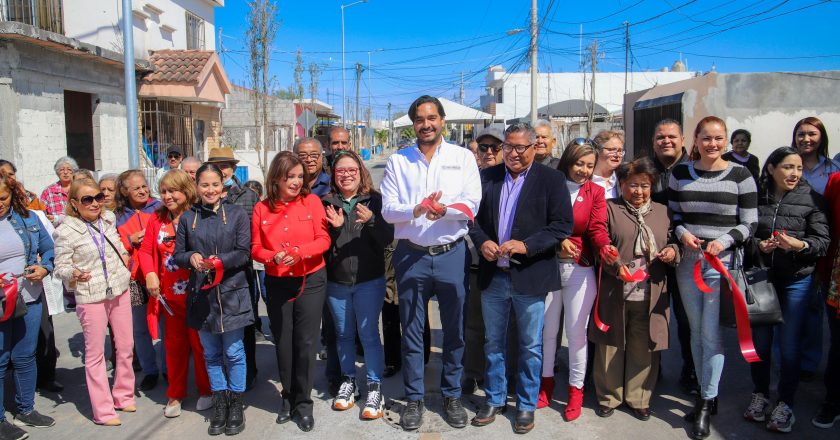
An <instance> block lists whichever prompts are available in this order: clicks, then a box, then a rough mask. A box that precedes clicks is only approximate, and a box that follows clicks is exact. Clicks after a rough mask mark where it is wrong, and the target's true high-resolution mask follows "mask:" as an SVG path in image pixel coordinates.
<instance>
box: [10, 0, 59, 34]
mask: <svg viewBox="0 0 840 440" xmlns="http://www.w3.org/2000/svg"><path fill="white" fill-rule="evenodd" d="M63 15H64V2H63V1H62V0H0V21H17V22H20V23H25V24H28V25H32V26H35V27H37V28H41V29H43V30H45V31H49V32H55V33H56V34H62V35H64V20H63V19H62V17H63Z"/></svg>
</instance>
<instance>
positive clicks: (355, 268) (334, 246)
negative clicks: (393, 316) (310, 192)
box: [321, 192, 394, 285]
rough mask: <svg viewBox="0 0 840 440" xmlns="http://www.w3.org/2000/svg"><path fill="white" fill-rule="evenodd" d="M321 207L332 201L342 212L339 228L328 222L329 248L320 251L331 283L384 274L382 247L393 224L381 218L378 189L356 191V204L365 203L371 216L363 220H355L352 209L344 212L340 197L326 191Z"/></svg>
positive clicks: (359, 280) (351, 282) (349, 282)
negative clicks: (322, 251)
mask: <svg viewBox="0 0 840 440" xmlns="http://www.w3.org/2000/svg"><path fill="white" fill-rule="evenodd" d="M321 200H322V201H323V203H324V207H326V206H328V205H332V207H333V208H335V209H336V210H337V211H338V212H340V213H342V215H344V224H343V225H342V226H341V227H340V228H334V227H332V225H330V226H329V231H330V239H331V241H332V243H331V244H330V249H329V250H328V251H327V252H326V253H325V254H324V258H325V259H326V262H327V279H328V280H329V281H332V282H334V283H340V284H345V285H354V284H357V283H363V282H365V281H370V280H373V279H376V278H381V277H382V276H384V275H385V247H386V246H388V245H390V244H391V241H393V240H394V226H393V225H391V224H390V223H388V222H386V221H385V219H383V218H382V196H381V195H380V194H379V193H376V192H373V193H371V194H364V195H360V196H359V199H358V200H357V202H356V203H357V204H362V205H365V206H367V207H368V209H370V210H371V211H372V212H373V217H371V218H370V220H368V221H367V222H366V223H364V224H361V225H359V224H357V223H356V211H355V210H353V211H351V212H350V214H347V213H345V212H344V210H343V209H342V204H343V202H342V200H341V197H340V196H338V195H337V194H333V193H328V194H325V195H324V197H323V198H322V199H321Z"/></svg>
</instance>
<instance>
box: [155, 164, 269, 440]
mask: <svg viewBox="0 0 840 440" xmlns="http://www.w3.org/2000/svg"><path fill="white" fill-rule="evenodd" d="M196 177H197V179H196V184H197V186H198V196H199V203H198V204H196V205H194V206H192V207H191V208H190V209H189V210H188V211H184V212H183V214H181V217H180V219H179V220H178V228H177V231H176V233H175V236H176V239H175V254H174V256H175V264H177V265H178V267H180V268H189V269H191V270H192V274H191V275H190V280H189V284H188V287H187V300H186V308H187V309H186V319H187V325H188V326H189V327H190V328H192V329H195V330H198V335H199V337H200V338H201V346H202V347H203V348H204V362H205V364H206V365H207V374H208V376H209V377H210V389H211V390H212V392H213V416H212V417H210V427H209V428H208V429H207V433H208V434H210V435H219V434H222V433H225V434H227V435H235V434H238V433H240V432H242V430H243V429H245V415H244V413H243V409H242V393H243V392H245V345H244V342H243V338H244V336H245V327H246V326H248V325H251V324H253V323H254V314H253V312H252V311H251V299H250V298H251V295H250V293H249V290H248V281H247V279H246V278H245V270H246V266H247V265H248V264H249V261H250V253H249V247H250V240H251V228H250V225H248V214H247V213H246V212H245V210H244V209H242V208H240V207H239V206H236V205H234V204H231V203H222V191H223V189H224V186H223V184H222V171H221V170H220V169H219V167H217V166H216V165H213V164H210V163H208V164H204V165H202V166H201V167H200V168H199V169H198V171H197V172H196ZM173 186H174V185H173ZM167 209H168V208H167ZM176 308H177V305H176Z"/></svg>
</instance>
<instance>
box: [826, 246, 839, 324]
mask: <svg viewBox="0 0 840 440" xmlns="http://www.w3.org/2000/svg"><path fill="white" fill-rule="evenodd" d="M825 302H826V303H827V304H828V305H829V306H831V307H834V309H835V310H836V311H837V317H838V318H840V247H838V248H837V253H836V254H835V255H834V260H833V261H832V264H831V278H830V279H829V285H828V296H827V297H826V299H825Z"/></svg>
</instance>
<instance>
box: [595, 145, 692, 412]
mask: <svg viewBox="0 0 840 440" xmlns="http://www.w3.org/2000/svg"><path fill="white" fill-rule="evenodd" d="M616 176H617V178H618V184H619V188H620V189H621V192H620V194H621V196H620V197H619V198H618V199H612V200H609V201H607V227H608V230H609V238H610V242H611V243H613V245H614V246H615V247H616V248H617V249H618V261H617V262H616V263H615V264H612V265H610V264H604V265H603V266H602V270H603V272H604V273H603V274H602V277H601V284H600V293H599V294H598V300H597V301H596V302H595V304H596V306H595V307H596V310H595V312H594V314H593V322H592V323H591V324H590V325H589V339H590V340H591V341H592V342H593V343H595V344H596V345H595V364H594V367H593V369H592V371H593V381H594V382H595V394H596V395H597V397H598V404H599V406H598V409H597V411H596V414H598V415H599V416H601V417H609V416H611V415H612V414H613V412H614V410H615V408H616V407H618V406H619V405H621V404H622V403H626V404H627V405H628V406H629V407H630V408H631V409H632V411H633V415H634V416H635V417H636V418H637V419H639V420H643V421H644V420H648V419H649V418H650V398H651V396H652V395H653V390H654V388H655V387H656V380H657V377H658V375H659V358H660V352H661V351H662V350H665V349H667V348H668V336H669V332H668V322H669V314H670V313H669V308H670V301H671V300H670V297H669V295H668V292H667V289H666V287H665V286H666V284H667V281H666V279H667V278H666V269H667V265H669V264H676V263H677V262H679V252H678V247H677V245H676V244H668V240H669V233H668V229H669V226H670V220H669V219H668V208H667V207H665V205H662V204H659V203H656V202H652V201H651V199H650V194H651V188H652V187H653V185H654V184H655V182H656V181H657V179H658V172H657V171H656V167H655V166H654V164H653V162H652V161H651V160H650V159H648V158H640V159H636V160H634V161H632V162H629V163H623V164H621V165H620V166H619V167H618V169H617V170H616Z"/></svg>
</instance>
